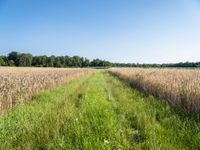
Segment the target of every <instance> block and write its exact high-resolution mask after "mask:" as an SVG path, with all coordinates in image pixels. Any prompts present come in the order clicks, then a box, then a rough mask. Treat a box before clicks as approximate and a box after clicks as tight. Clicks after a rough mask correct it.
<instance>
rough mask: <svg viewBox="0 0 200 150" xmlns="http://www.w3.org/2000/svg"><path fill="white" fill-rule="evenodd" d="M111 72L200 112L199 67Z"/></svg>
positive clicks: (184, 107)
mask: <svg viewBox="0 0 200 150" xmlns="http://www.w3.org/2000/svg"><path fill="white" fill-rule="evenodd" d="M110 72H111V73H112V74H114V75H116V76H118V77H119V78H121V79H124V80H127V81H128V82H129V83H130V84H131V85H133V86H134V87H136V88H139V89H142V90H144V91H145V92H147V93H150V94H152V95H154V96H156V97H158V98H161V99H164V100H166V101H168V102H169V103H170V104H172V105H177V106H180V107H182V108H183V109H184V110H186V111H192V112H198V113H199V112H200V70H199V69H142V68H119V69H117V68H112V69H110Z"/></svg>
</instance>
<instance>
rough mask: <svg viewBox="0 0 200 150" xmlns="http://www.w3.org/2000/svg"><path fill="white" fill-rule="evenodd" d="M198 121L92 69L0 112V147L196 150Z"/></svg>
mask: <svg viewBox="0 0 200 150" xmlns="http://www.w3.org/2000/svg"><path fill="white" fill-rule="evenodd" d="M199 126H200V124H199V123H198V122H196V121H195V120H192V119H191V118H184V119H183V118H182V117H181V116H179V115H178V114H177V112H176V111H175V110H174V109H173V108H171V107H169V106H168V105H166V104H165V103H163V102H160V101H159V100H157V99H155V98H153V97H151V96H146V95H144V94H143V93H141V92H138V91H137V90H134V89H132V88H131V87H129V85H128V84H126V83H125V82H123V81H120V80H119V79H117V78H116V77H113V76H111V75H109V74H108V73H105V72H102V71H97V72H96V73H92V74H90V75H86V76H84V77H80V78H78V79H76V80H73V81H71V82H69V83H68V84H66V85H65V86H63V87H59V88H56V89H53V90H47V91H44V92H41V93H40V94H39V95H37V96H36V97H35V98H34V100H33V102H32V103H30V104H26V105H23V106H19V107H17V108H16V109H15V110H13V111H11V112H9V113H7V114H5V115H2V116H1V117H0V149H3V150H6V149H19V150H21V149H63V150H65V149H73V150H75V149H84V150H90V149H91V150H93V149H95V150H96V149H105V150H109V149H110V150H111V149H117V150H118V149H170V150H173V149H200V132H199V131H200V129H199Z"/></svg>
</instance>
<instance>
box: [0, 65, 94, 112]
mask: <svg viewBox="0 0 200 150" xmlns="http://www.w3.org/2000/svg"><path fill="white" fill-rule="evenodd" d="M90 70H91V69H57V68H15V67H0V112H3V111H5V110H7V109H9V108H13V107H14V106H15V105H17V104H19V103H24V102H25V101H27V100H31V98H32V95H33V94H36V93H37V92H39V91H40V90H44V89H48V88H51V87H55V86H58V85H61V84H64V83H66V82H67V81H69V80H70V79H72V78H75V77H78V76H80V75H83V74H85V73H87V72H89V71H90Z"/></svg>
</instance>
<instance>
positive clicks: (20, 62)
mask: <svg viewBox="0 0 200 150" xmlns="http://www.w3.org/2000/svg"><path fill="white" fill-rule="evenodd" d="M0 66H23V67H26V66H28V67H30V66H34V67H143V68H147V67H200V62H184V63H182V62H181V63H174V64H139V63H112V62H109V61H106V60H101V59H93V60H92V61H90V60H89V59H87V58H84V57H80V56H72V57H70V56H67V55H66V56H54V55H52V56H46V55H43V56H33V55H32V54H29V53H18V52H16V51H13V52H10V53H9V54H8V55H7V56H0Z"/></svg>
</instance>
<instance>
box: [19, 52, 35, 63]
mask: <svg viewBox="0 0 200 150" xmlns="http://www.w3.org/2000/svg"><path fill="white" fill-rule="evenodd" d="M32 60H33V56H32V55H31V54H20V56H19V66H31V65H32Z"/></svg>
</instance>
